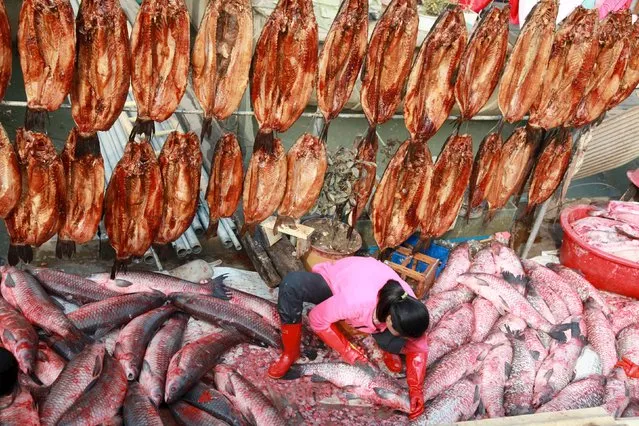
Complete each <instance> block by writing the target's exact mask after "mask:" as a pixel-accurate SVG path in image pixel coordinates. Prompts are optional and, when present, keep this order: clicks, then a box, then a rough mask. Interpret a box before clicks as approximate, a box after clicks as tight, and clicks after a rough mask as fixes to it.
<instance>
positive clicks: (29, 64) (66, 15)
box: [18, 0, 75, 131]
mask: <svg viewBox="0 0 639 426" xmlns="http://www.w3.org/2000/svg"><path fill="white" fill-rule="evenodd" d="M73 16H74V14H73V9H72V8H71V3H70V2H69V0H25V1H23V2H22V8H21V9H20V21H19V27H18V52H19V53H20V65H21V67H22V75H23V76H24V88H25V91H26V93H27V107H28V108H29V109H30V110H33V111H55V110H56V109H58V108H59V107H60V105H61V104H62V102H63V101H64V98H65V96H67V94H68V93H69V91H70V90H71V83H72V81H73V68H74V65H75V25H74V20H73ZM30 121H31V119H30V117H29V116H27V130H31V129H32V128H33V129H35V130H41V131H43V130H44V128H43V126H44V123H37V125H34V126H35V127H34V126H32V124H31V122H30ZM36 127H37V128H36Z"/></svg>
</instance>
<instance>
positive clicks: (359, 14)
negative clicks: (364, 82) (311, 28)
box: [317, 0, 368, 123]
mask: <svg viewBox="0 0 639 426" xmlns="http://www.w3.org/2000/svg"><path fill="white" fill-rule="evenodd" d="M367 39H368V1H367V0H343V2H342V4H341V6H340V9H339V11H338V12H337V16H336V17H335V20H334V21H333V23H332V24H331V28H330V30H329V31H328V34H327V35H326V39H325V40H324V47H323V48H322V52H321V53H320V57H319V65H318V79H317V104H318V106H319V109H320V111H321V112H322V115H323V116H324V120H325V121H326V122H327V123H328V122H330V120H332V119H333V118H335V117H337V115H338V114H339V112H340V111H341V110H342V108H344V104H346V101H348V99H349V97H350V96H351V93H352V92H353V87H355V81H356V80H357V76H358V75H359V70H360V68H361V67H362V62H364V56H365V55H366V45H367V41H368V40H367Z"/></svg>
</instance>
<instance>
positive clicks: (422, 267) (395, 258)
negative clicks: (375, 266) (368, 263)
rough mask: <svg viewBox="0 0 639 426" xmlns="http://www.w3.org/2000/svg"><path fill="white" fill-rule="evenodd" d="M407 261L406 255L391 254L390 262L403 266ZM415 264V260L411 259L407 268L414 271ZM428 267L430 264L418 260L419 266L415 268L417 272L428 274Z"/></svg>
mask: <svg viewBox="0 0 639 426" xmlns="http://www.w3.org/2000/svg"><path fill="white" fill-rule="evenodd" d="M405 260H406V255H404V254H401V253H398V252H396V251H395V252H393V254H391V257H390V261H391V262H393V263H396V264H402V263H404V261H405ZM414 264H415V259H411V261H410V262H409V263H408V265H406V267H407V268H410V269H413V265H414ZM428 266H430V265H429V264H428V263H426V262H422V261H421V260H418V261H417V266H416V267H415V271H417V272H419V273H424V272H426V269H428Z"/></svg>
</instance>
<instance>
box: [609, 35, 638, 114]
mask: <svg viewBox="0 0 639 426" xmlns="http://www.w3.org/2000/svg"><path fill="white" fill-rule="evenodd" d="M637 85H639V22H635V24H634V25H633V27H632V33H631V34H630V59H629V60H628V66H627V67H626V72H625V73H624V74H623V78H622V79H621V83H620V84H619V90H617V93H616V94H615V96H613V98H612V100H611V101H610V103H609V104H608V106H607V107H606V109H612V108H614V107H615V106H617V105H619V104H620V103H621V102H623V101H624V100H626V98H628V96H630V95H631V94H632V92H633V91H634V90H635V89H636V88H637Z"/></svg>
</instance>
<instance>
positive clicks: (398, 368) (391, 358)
mask: <svg viewBox="0 0 639 426" xmlns="http://www.w3.org/2000/svg"><path fill="white" fill-rule="evenodd" d="M384 364H386V368H388V369H389V370H390V371H392V372H393V373H401V372H402V359H401V358H400V357H399V355H395V354H392V353H390V352H384Z"/></svg>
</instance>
